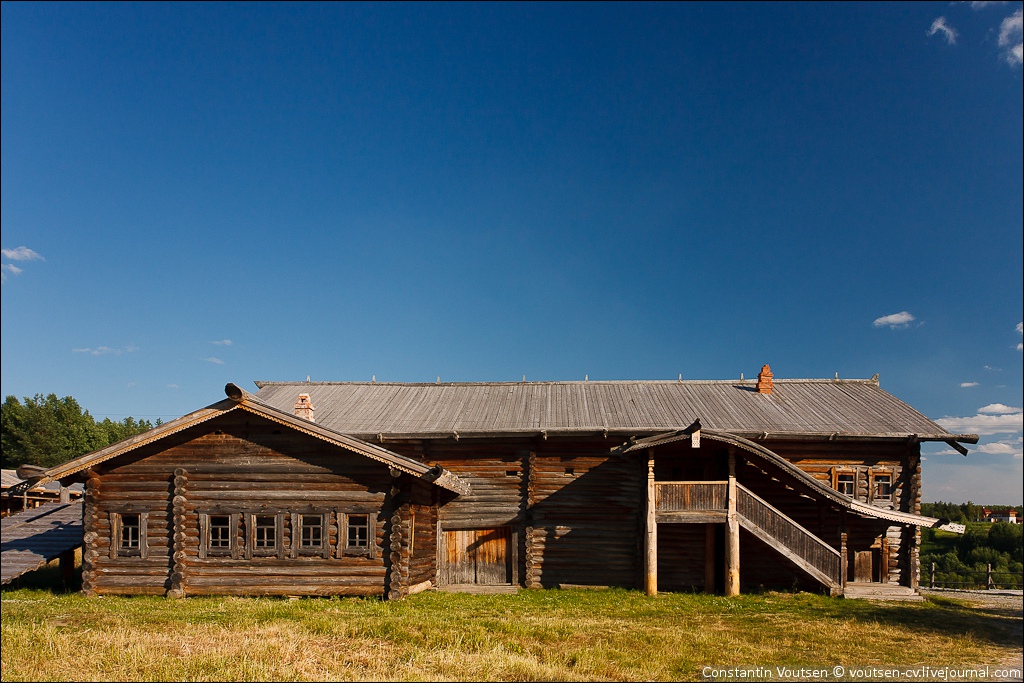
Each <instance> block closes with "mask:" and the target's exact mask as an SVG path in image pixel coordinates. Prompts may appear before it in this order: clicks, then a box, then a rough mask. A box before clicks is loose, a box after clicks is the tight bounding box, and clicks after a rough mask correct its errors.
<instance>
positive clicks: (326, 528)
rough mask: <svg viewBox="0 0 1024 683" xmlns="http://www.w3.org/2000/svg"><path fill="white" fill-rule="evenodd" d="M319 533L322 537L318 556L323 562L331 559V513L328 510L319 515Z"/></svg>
mask: <svg viewBox="0 0 1024 683" xmlns="http://www.w3.org/2000/svg"><path fill="white" fill-rule="evenodd" d="M320 529H321V531H320V533H321V534H322V535H323V538H322V540H321V545H322V547H321V548H320V556H321V557H323V558H324V559H325V560H328V559H330V557H331V511H330V510H328V511H326V512H323V513H321V514H320Z"/></svg>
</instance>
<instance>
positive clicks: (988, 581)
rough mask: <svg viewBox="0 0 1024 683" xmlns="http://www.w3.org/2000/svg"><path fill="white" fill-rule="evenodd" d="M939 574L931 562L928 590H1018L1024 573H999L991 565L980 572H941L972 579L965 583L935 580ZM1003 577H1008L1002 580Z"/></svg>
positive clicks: (1023, 580) (1023, 584)
mask: <svg viewBox="0 0 1024 683" xmlns="http://www.w3.org/2000/svg"><path fill="white" fill-rule="evenodd" d="M938 573H939V572H936V570H935V563H934V562H932V566H931V569H930V571H929V573H928V574H929V575H928V587H929V588H983V589H986V590H995V589H1001V588H1009V589H1020V588H1021V587H1022V586H1024V572H999V571H992V565H991V564H990V565H987V569H986V570H985V571H983V572H981V571H957V572H942V573H943V574H954V575H955V576H957V577H972V578H970V579H969V580H967V581H949V580H946V579H942V578H937V577H936V575H937V574H938ZM1004 577H1009V578H1008V579H1006V580H1003V578H1004Z"/></svg>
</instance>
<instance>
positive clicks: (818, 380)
mask: <svg viewBox="0 0 1024 683" xmlns="http://www.w3.org/2000/svg"><path fill="white" fill-rule="evenodd" d="M774 381H775V383H776V384H779V383H782V384H800V383H806V384H873V385H877V383H878V382H877V380H875V379H874V378H864V379H860V378H852V379H835V378H828V377H808V378H798V377H793V378H783V379H779V378H778V377H776V378H775V380H774ZM253 384H255V385H256V386H257V387H258V388H260V389H262V388H264V387H279V386H309V387H315V386H368V387H370V386H373V387H376V386H399V387H453V386H522V385H533V386H542V385H554V384H558V385H576V384H579V385H587V384H757V378H756V377H752V378H750V379H746V378H744V379H585V380H583V379H579V380H531V381H528V382H523V381H519V380H508V381H494V382H486V381H469V382H398V381H388V382H379V381H369V382H367V381H365V380H364V381H341V382H336V381H317V382H311V381H306V380H296V381H293V382H289V381H267V380H253Z"/></svg>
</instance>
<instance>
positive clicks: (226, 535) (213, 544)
mask: <svg viewBox="0 0 1024 683" xmlns="http://www.w3.org/2000/svg"><path fill="white" fill-rule="evenodd" d="M238 517H239V514H238V513H237V512H231V513H226V512H221V511H217V512H201V513H199V539H200V541H199V557H238V555H239V551H238Z"/></svg>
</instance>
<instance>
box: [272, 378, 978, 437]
mask: <svg viewBox="0 0 1024 683" xmlns="http://www.w3.org/2000/svg"><path fill="white" fill-rule="evenodd" d="M256 386H257V387H259V391H258V392H257V393H256V396H257V397H258V398H259V400H260V401H262V402H264V403H266V404H268V405H272V406H274V407H276V408H278V409H279V410H282V411H287V410H290V409H291V407H292V406H293V405H294V403H295V400H296V396H297V395H298V394H299V393H307V394H309V395H310V398H311V400H312V403H313V405H314V406H315V409H316V421H317V423H318V424H321V425H324V426H327V427H330V428H331V429H333V430H336V431H338V432H342V433H345V434H351V435H355V436H360V437H363V438H367V437H374V436H391V437H424V438H427V437H439V436H444V435H447V436H451V435H461V436H493V435H501V434H509V435H512V434H522V433H546V434H558V433H566V434H568V433H583V432H608V433H619V434H644V433H649V434H653V433H658V432H664V431H666V430H673V429H680V428H682V427H685V426H686V425H689V424H690V423H692V422H693V421H694V420H695V419H697V418H699V419H700V420H701V423H702V424H703V425H704V427H705V428H708V429H716V430H721V431H726V432H730V433H733V434H737V435H740V436H748V437H759V438H764V437H765V436H767V435H772V436H774V437H781V436H785V435H790V436H823V437H832V438H845V437H853V438H906V437H917V438H920V439H921V440H934V441H950V440H954V441H966V442H972V438H971V437H973V441H977V437H976V436H974V435H955V434H951V433H950V432H948V431H946V430H945V429H943V428H942V427H940V426H939V425H937V424H936V423H935V422H933V421H931V420H929V419H928V418H926V417H925V416H924V415H922V414H921V413H919V412H918V411H916V410H914V409H913V408H911V407H910V406H909V405H907V404H906V403H904V402H903V401H901V400H899V399H898V398H896V397H895V396H893V395H891V394H889V393H888V392H886V391H883V390H882V389H881V388H880V387H879V385H878V382H877V380H875V379H869V380H819V379H789V380H787V379H776V380H775V381H774V390H773V391H772V393H770V394H761V393H758V391H757V389H756V381H755V380H746V381H744V380H726V381H705V380H679V381H584V382H467V383H445V384H441V383H436V384H435V383H423V384H416V383H391V382H256ZM961 437H962V438H961Z"/></svg>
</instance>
